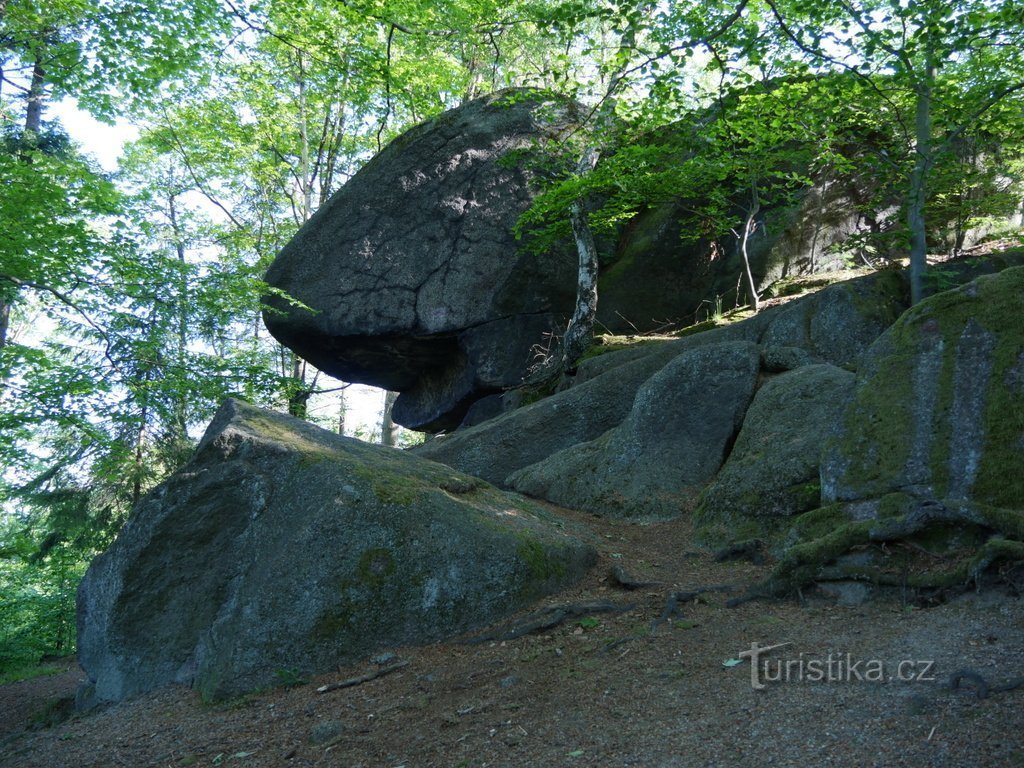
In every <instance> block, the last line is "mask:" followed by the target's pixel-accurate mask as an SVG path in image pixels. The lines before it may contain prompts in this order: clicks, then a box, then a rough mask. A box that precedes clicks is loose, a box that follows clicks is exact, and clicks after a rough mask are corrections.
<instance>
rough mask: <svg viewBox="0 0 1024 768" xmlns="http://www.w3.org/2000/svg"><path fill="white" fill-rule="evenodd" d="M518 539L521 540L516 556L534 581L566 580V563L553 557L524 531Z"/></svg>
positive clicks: (518, 534) (518, 535) (517, 545)
mask: <svg viewBox="0 0 1024 768" xmlns="http://www.w3.org/2000/svg"><path fill="white" fill-rule="evenodd" d="M516 537H517V538H518V539H519V541H518V543H517V544H516V555H517V556H518V557H519V559H520V560H522V561H523V563H525V564H526V568H527V570H528V571H529V573H530V577H531V579H532V580H533V581H538V582H543V581H547V580H548V579H563V578H565V574H566V567H565V563H563V562H562V561H561V560H559V559H558V558H556V557H553V556H552V554H551V552H549V551H548V550H547V548H545V547H544V545H543V544H541V543H540V542H539V541H537V539H536V538H534V537H533V536H532V535H530V534H529V533H527V532H524V531H521V532H518V533H517V534H516Z"/></svg>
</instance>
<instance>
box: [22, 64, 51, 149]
mask: <svg viewBox="0 0 1024 768" xmlns="http://www.w3.org/2000/svg"><path fill="white" fill-rule="evenodd" d="M44 50H45V49H44V48H43V47H40V48H39V50H38V51H37V52H36V57H35V61H34V62H33V64H32V82H31V83H30V84H29V88H28V96H27V97H26V101H25V138H26V139H29V138H30V137H31V136H38V135H39V129H40V128H41V127H42V125H43V100H44V98H45V86H46V68H45V67H44V66H43V51H44Z"/></svg>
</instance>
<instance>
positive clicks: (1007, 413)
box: [973, 297, 1024, 507]
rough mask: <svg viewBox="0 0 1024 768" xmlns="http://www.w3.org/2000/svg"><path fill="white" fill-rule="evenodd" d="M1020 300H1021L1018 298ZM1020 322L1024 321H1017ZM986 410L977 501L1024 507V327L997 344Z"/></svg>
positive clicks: (975, 490) (1004, 337)
mask: <svg viewBox="0 0 1024 768" xmlns="http://www.w3.org/2000/svg"><path fill="white" fill-rule="evenodd" d="M1018 301H1019V297H1018ZM1017 322H1018V323H1019V322H1020V319H1019V318H1017ZM994 358H995V359H994V361H993V362H994V364H993V367H992V383H991V384H990V386H989V393H988V394H989V397H988V403H987V405H986V409H985V442H984V448H983V450H982V454H981V460H980V462H979V465H978V474H977V477H976V479H975V483H974V493H973V496H974V498H976V499H977V500H979V501H981V502H984V503H987V504H995V505H997V506H1004V507H1021V506H1024V472H1021V467H1022V466H1024V328H1022V329H1020V333H1019V334H1018V335H1016V337H1014V335H1012V334H1009V333H1007V334H1004V335H1003V336H1002V338H1000V340H999V343H998V344H997V345H996V349H995V354H994Z"/></svg>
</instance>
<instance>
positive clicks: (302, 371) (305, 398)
mask: <svg viewBox="0 0 1024 768" xmlns="http://www.w3.org/2000/svg"><path fill="white" fill-rule="evenodd" d="M312 394H313V393H312V391H311V390H310V389H309V387H307V386H306V364H305V362H304V361H303V359H302V358H301V357H299V356H298V355H296V354H295V353H294V352H293V353H292V390H291V393H290V394H289V395H288V415H289V416H294V417H295V418H297V419H304V418H306V414H307V413H308V410H309V409H308V404H309V397H310V395H312Z"/></svg>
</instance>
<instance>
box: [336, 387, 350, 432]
mask: <svg viewBox="0 0 1024 768" xmlns="http://www.w3.org/2000/svg"><path fill="white" fill-rule="evenodd" d="M347 409H348V405H347V404H346V403H345V390H344V389H343V390H341V391H340V392H339V393H338V434H339V435H344V434H345V411H346V410H347Z"/></svg>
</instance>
